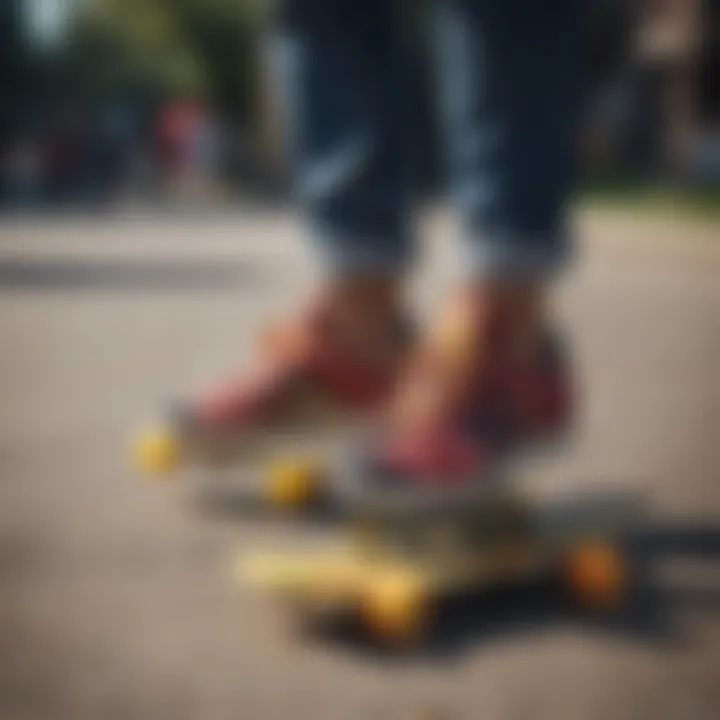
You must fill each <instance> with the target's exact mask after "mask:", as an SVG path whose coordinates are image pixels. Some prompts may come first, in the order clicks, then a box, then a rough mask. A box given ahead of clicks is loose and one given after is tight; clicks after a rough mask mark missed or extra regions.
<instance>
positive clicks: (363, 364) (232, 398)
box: [173, 280, 408, 440]
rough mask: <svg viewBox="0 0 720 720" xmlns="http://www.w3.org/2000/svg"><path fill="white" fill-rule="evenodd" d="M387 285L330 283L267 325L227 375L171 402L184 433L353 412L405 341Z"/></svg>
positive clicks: (371, 404)
mask: <svg viewBox="0 0 720 720" xmlns="http://www.w3.org/2000/svg"><path fill="white" fill-rule="evenodd" d="M400 318H401V313H400V312H398V310H397V307H396V305H395V293H394V286H391V285H390V284H389V283H388V282H387V281H386V282H384V283H383V281H381V280H376V281H369V280H366V281H364V282H362V283H359V284H357V285H346V286H343V287H340V288H332V289H329V290H328V291H327V292H325V293H324V294H322V295H321V296H320V297H319V298H317V299H315V300H314V301H313V302H311V303H310V304H309V306H308V307H307V308H306V309H305V311H304V312H301V313H299V314H298V315H297V316H296V317H294V318H292V319H290V320H289V321H286V322H284V323H281V324H279V325H277V326H275V327H272V328H271V329H270V330H269V331H268V332H267V333H266V334H265V336H264V337H263V338H262V340H261V342H260V343H258V346H257V349H256V352H255V356H254V358H252V360H251V362H250V363H249V365H248V366H246V367H244V368H243V369H242V370H241V371H240V372H238V373H237V374H236V375H235V376H231V377H230V378H229V379H228V380H226V381H224V382H221V383H219V384H217V385H215V386H213V387H211V388H210V389H209V390H208V391H207V392H205V393H203V394H201V395H200V396H199V397H197V398H194V399H191V400H190V401H186V402H182V403H180V404H178V405H177V406H176V407H175V409H174V410H173V421H174V425H175V427H177V428H180V429H181V432H182V433H183V435H184V436H185V437H188V438H191V439H200V440H205V439H208V438H210V439H218V438H228V437H230V438H232V439H238V438H239V437H242V436H243V435H246V434H248V433H250V432H252V431H255V430H261V431H264V430H270V429H277V428H282V427H288V426H298V425H300V424H302V425H305V424H317V423H322V422H323V421H329V420H332V421H335V419H337V418H338V417H345V418H351V417H356V416H357V415H358V414H361V413H363V412H364V411H368V410H371V409H373V408H375V407H376V406H377V405H378V403H380V402H383V401H385V400H386V399H387V397H388V394H389V392H390V390H391V388H392V387H393V386H394V382H395V379H396V376H397V368H398V364H399V361H400V359H401V356H402V355H403V354H404V352H405V349H406V344H407V340H408V337H407V332H406V330H407V327H406V325H405V324H404V323H403V322H402V321H401V319H400Z"/></svg>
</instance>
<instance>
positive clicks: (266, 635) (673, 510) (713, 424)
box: [0, 210, 720, 720]
mask: <svg viewBox="0 0 720 720" xmlns="http://www.w3.org/2000/svg"><path fill="white" fill-rule="evenodd" d="M578 226H579V229H580V236H581V242H580V252H579V253H578V257H577V259H576V262H575V265H574V269H573V271H572V272H571V273H570V275H569V277H568V278H567V282H566V283H564V285H563V287H562V289H561V293H560V302H559V306H560V312H561V315H562V316H563V318H564V319H565V322H566V323H567V325H568V327H569V329H570V331H571V335H572V337H573V338H574V345H575V348H576V353H577V357H578V367H579V375H580V378H581V381H582V388H583V393H582V400H583V404H582V407H583V412H582V416H581V422H580V423H579V428H578V435H577V442H576V443H575V444H574V446H573V448H572V449H571V451H570V452H569V453H568V454H567V456H565V457H563V458H562V459H561V460H559V461H558V463H557V464H556V465H555V466H553V469H552V471H551V472H546V473H545V475H542V473H539V474H538V477H537V478H536V479H535V478H533V477H532V473H531V474H530V478H529V482H530V483H535V484H536V485H537V489H538V491H539V492H540V491H541V490H542V492H547V493H549V494H552V493H562V492H564V491H567V489H568V488H573V489H574V490H576V491H581V490H588V491H589V490H593V491H600V490H603V491H604V490H622V491H628V492H630V491H632V492H637V493H640V494H641V495H642V496H643V498H644V499H645V500H646V501H647V503H648V504H649V506H650V509H651V511H652V513H653V515H654V516H655V517H656V519H657V523H659V525H658V527H660V528H661V529H660V530H658V531H657V532H656V534H655V536H654V541H653V542H654V543H655V545H654V546H653V547H654V548H655V549H656V550H658V552H660V551H661V550H662V551H663V552H669V551H671V550H673V547H674V549H678V543H680V544H682V545H684V547H683V548H679V549H685V550H692V551H694V552H695V553H696V554H699V555H702V556H703V558H702V560H698V558H697V557H695V558H690V560H689V562H688V561H686V562H685V564H683V565H682V566H678V565H677V563H675V562H669V561H668V560H667V558H660V559H659V560H660V561H659V564H658V567H659V568H660V570H661V571H662V572H661V575H660V576H659V578H658V583H659V585H660V587H662V588H663V594H659V595H658V601H657V602H658V604H659V603H660V599H659V598H660V597H662V598H663V600H662V608H663V612H662V615H663V619H664V622H663V621H659V622H658V623H656V624H657V625H658V628H655V629H650V630H648V631H647V632H645V633H642V632H637V631H632V632H631V630H633V628H625V629H622V628H612V629H611V628H607V627H603V626H602V625H597V624H592V623H590V624H589V623H586V622H582V621H580V620H578V619H577V618H571V617H569V616H566V615H565V614H563V613H562V612H555V611H553V610H551V609H548V608H547V607H545V605H543V603H542V602H540V603H533V602H529V601H526V600H525V599H522V598H521V599H518V598H513V597H509V598H501V599H500V600H497V599H495V601H488V602H486V603H485V604H483V603H482V602H480V604H479V605H478V606H477V607H475V608H474V610H473V612H472V618H468V617H466V618H465V619H464V620H463V621H462V622H461V623H460V624H459V626H458V627H456V628H455V630H454V631H452V629H450V630H448V638H447V641H446V642H445V646H444V650H442V651H441V652H437V653H431V654H430V655H428V656H424V657H421V658H419V659H413V660H410V659H407V660H397V661H392V662H391V661H388V660H383V659H382V658H379V657H376V656H373V655H372V654H368V653H365V652H361V651H360V650H358V649H353V648H352V647H346V646H342V645H328V644H319V645H316V644H313V643H300V642H297V641H295V640H294V639H293V638H292V637H288V636H287V635H285V634H283V633H282V632H280V631H279V630H278V629H277V627H276V626H275V625H274V624H273V622H272V621H271V620H272V618H271V616H272V612H271V610H270V609H269V608H268V607H266V605H265V604H264V603H263V602H262V601H261V600H260V599H259V598H256V597H254V596H253V595H252V594H251V593H249V592H247V591H244V590H242V589H239V588H238V587H237V586H236V585H235V584H234V583H233V581H232V578H231V575H230V567H231V565H232V561H233V557H234V554H235V553H236V551H237V550H238V548H239V547H240V546H243V545H245V546H247V545H250V544H251V543H253V542H254V543H258V542H260V541H261V540H262V539H263V538H264V539H266V540H270V539H271V538H276V537H282V536H285V537H288V538H290V539H292V535H291V533H292V532H294V531H292V530H289V529H285V528H281V527H278V526H277V525H274V524H272V525H270V524H268V523H263V522H260V521H252V522H250V521H245V522H242V521H239V520H238V519H237V518H222V519H221V518H218V517H213V516H210V515H207V514H202V513H200V512H198V511H197V508H194V507H193V506H192V505H191V504H189V503H187V502H186V501H184V500H183V499H182V498H183V494H182V493H181V492H179V491H178V488H175V487H172V486H167V485H165V486H162V485H161V486H156V485H152V484H148V483H146V482H144V481H143V480H142V479H140V478H138V477H137V476H136V475H135V474H134V472H133V470H132V468H131V467H130V465H129V462H128V457H127V452H126V451H127V443H128V441H129V438H130V435H131V433H132V430H133V428H134V426H135V425H136V424H137V423H138V422H139V421H142V420H144V419H145V418H147V417H149V416H150V415H151V414H152V412H153V411H154V410H155V409H156V408H157V407H158V405H159V403H160V401H161V400H162V399H163V398H165V397H166V396H167V395H172V394H173V393H175V392H176V391H178V390H184V389H187V388H190V387H192V386H194V385H196V384H198V383H201V382H202V381H203V380H204V379H207V378H208V377H211V376H213V375H214V374H216V373H217V372H218V371H221V370H224V369H227V367H228V365H232V364H233V363H234V362H235V361H236V359H239V358H240V357H241V356H242V354H243V352H244V350H245V349H246V348H247V345H248V343H249V340H250V338H251V337H252V335H253V332H254V331H255V329H257V327H258V326H259V325H261V324H262V323H263V321H264V320H265V319H266V318H267V317H268V316H269V315H272V314H274V313H275V312H277V311H279V310H280V309H281V308H283V307H284V306H287V304H288V303H289V302H291V301H292V299H293V298H294V297H297V296H298V295H299V294H300V293H301V292H302V289H303V287H305V286H306V285H307V283H308V280H309V277H310V275H311V269H312V265H311V262H310V259H309V258H308V257H306V256H305V255H304V254H303V251H302V249H301V244H300V243H299V242H298V239H297V237H296V236H295V232H294V230H293V227H294V226H293V224H292V218H291V217H289V216H288V215H287V214H285V213H282V212H258V211H256V212H249V211H248V212H246V213H240V212H238V213H236V214H234V215H232V216H230V215H222V216H220V215H215V216H208V217H184V216H181V215H178V216H175V217H169V218H168V217H164V218H160V217H142V216H135V217H123V218H115V219H100V218H95V219H87V218H85V219H83V218H71V217H67V218H63V219H52V218H47V219H39V220H38V219H35V220H27V221H26V220H14V221H10V220H6V221H3V222H2V224H0V336H1V337H2V339H3V340H2V349H1V350H0V397H1V398H2V403H1V404H0V468H1V470H2V475H1V477H0V588H1V589H0V648H2V651H1V655H0V716H1V717H2V718H4V719H5V720H21V719H22V720H29V719H31V718H32V719H35V718H53V719H64V718H68V719H69V718H73V720H80V719H82V718H100V717H102V718H103V719H108V720H110V719H112V718H124V719H133V720H134V719H138V720H139V719H140V718H148V719H150V718H151V719H152V720H161V719H163V718H168V719H172V720H183V719H184V718H193V719H197V718H203V719H204V720H216V719H218V720H220V719H224V718H242V719H243V720H253V719H254V718H258V719H261V718H285V717H292V718H296V719H298V720H300V719H301V718H308V719H309V720H310V719H312V720H316V719H320V718H328V719H330V720H336V719H337V720H340V719H343V720H344V719H345V718H371V717H378V718H393V719H396V718H397V719H400V718H424V717H428V718H429V717H431V716H432V717H446V718H482V719H483V720H493V719H495V718H499V719H502V720H506V719H517V720H523V718H528V719H531V720H541V719H545V718H546V719H547V720H564V719H566V718H567V719H568V720H578V719H580V718H582V720H593V719H594V718H614V719H617V720H622V719H624V718H628V719H629V718H632V719H639V720H643V719H644V718H652V719H653V720H664V719H665V718H667V719H668V720H670V719H675V718H677V719H678V720H680V719H684V720H712V719H713V718H716V717H718V716H719V715H720V616H719V615H718V613H719V611H720V573H718V568H717V565H713V562H715V563H717V559H718V556H717V555H714V553H715V552H717V550H718V538H719V537H720V526H719V524H718V523H717V520H718V518H719V517H720V515H719V512H720V442H718V441H719V440H720V435H719V434H718V431H719V430H720V382H718V379H719V378H720V374H719V373H720V282H718V278H719V277H720V244H718V243H717V240H718V238H717V228H716V227H714V226H713V225H711V224H707V223H706V224H703V223H701V222H696V221H692V220H690V219H687V218H686V219H683V220H679V219H674V218H673V217H671V216H665V217H659V216H658V217H652V216H650V215H645V216H634V215H630V214H628V213H627V212H625V213H620V214H615V213H613V212H611V211H608V210H602V211H601V210H592V211H586V212H583V213H581V214H580V217H579V218H578ZM424 227H425V230H426V233H425V235H427V236H428V237H431V238H433V239H432V240H431V241H428V243H427V253H426V262H424V263H423V265H422V269H421V272H420V275H419V280H418V285H417V290H418V298H419V303H420V305H421V306H426V305H427V303H428V302H429V301H431V300H432V299H433V298H435V297H437V295H438V293H439V292H441V288H442V285H443V283H444V282H445V278H447V275H448V270H449V258H450V254H449V252H448V247H449V239H448V236H449V234H450V228H449V225H448V220H447V218H446V216H445V215H444V214H442V213H440V214H439V215H437V216H435V215H433V216H432V217H431V218H430V219H429V220H428V223H427V224H426V225H425V226H424ZM713 521H715V524H713ZM663 523H664V524H665V528H666V529H665V530H662V527H663ZM668 523H669V524H668ZM680 526H682V528H683V530H682V532H681V531H680ZM668 528H669V529H668ZM673 528H675V529H674V530H673ZM673 543H675V546H673ZM708 558H709V560H708ZM678 583H681V584H678ZM656 609H657V608H656ZM653 628H654V625H653ZM611 630H612V631H611ZM431 713H436V714H431Z"/></svg>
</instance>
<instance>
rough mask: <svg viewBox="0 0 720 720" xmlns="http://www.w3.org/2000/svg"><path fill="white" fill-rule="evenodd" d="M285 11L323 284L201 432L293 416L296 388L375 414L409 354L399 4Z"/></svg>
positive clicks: (305, 188)
mask: <svg viewBox="0 0 720 720" xmlns="http://www.w3.org/2000/svg"><path fill="white" fill-rule="evenodd" d="M277 10H278V16H277V24H278V34H277V38H276V44H275V46H274V47H273V48H272V49H273V50H274V51H275V53H274V58H275V59H276V60H277V65H278V68H277V69H278V70H280V79H281V80H282V81H283V85H284V89H285V91H286V92H285V100H286V102H285V110H286V122H285V126H286V129H287V134H288V148H287V149H288V151H289V165H290V168H291V171H292V179H293V186H294V189H295V194H296V198H297V200H298V204H299V206H300V210H301V212H302V215H303V218H304V220H305V221H306V225H307V232H308V235H309V239H310V241H311V242H312V244H313V246H314V249H315V250H316V251H317V255H318V258H319V260H320V262H321V263H322V265H323V270H324V272H323V273H321V274H320V280H319V285H318V287H316V288H315V289H314V291H313V293H312V297H311V298H310V299H309V300H307V301H304V302H301V303H300V309H299V310H298V309H296V310H294V311H290V312H289V319H288V321H287V322H285V323H283V324H282V326H281V328H280V329H279V330H277V331H276V332H274V333H273V337H272V339H271V341H270V342H266V343H263V344H261V348H260V352H259V353H258V356H257V358H256V362H255V364H254V365H252V366H251V367H250V368H243V369H241V371H240V372H239V373H238V374H237V375H235V376H234V377H231V378H230V380H229V381H228V382H222V383H220V384H219V385H218V386H215V387H211V388H210V390H209V392H207V393H205V394H203V395H202V396H201V397H199V398H197V399H196V400H194V401H192V402H191V403H189V404H184V405H183V409H182V412H181V415H182V416H183V417H184V418H186V417H187V416H188V415H190V416H191V418H192V423H190V424H194V425H195V426H197V425H201V426H210V427H212V428H215V427H225V426H230V427H232V428H236V427H237V426H239V425H240V426H244V425H247V424H250V425H257V424H258V423H259V422H262V423H266V422H267V421H271V420H272V418H273V417H274V416H275V415H281V416H284V415H285V414H286V413H285V411H286V409H287V408H286V407H285V406H286V405H288V404H292V402H293V401H294V398H295V396H296V395H297V393H296V389H297V387H298V378H302V379H303V383H301V384H303V386H307V385H308V384H314V385H315V386H318V387H317V388H315V389H318V390H320V391H322V392H323V393H325V394H329V395H331V396H334V397H333V398H331V399H336V400H339V401H340V402H341V403H343V402H346V403H347V404H348V405H350V406H353V405H354V404H355V403H356V401H357V402H359V403H361V404H364V403H365V402H366V401H368V402H372V401H374V400H375V399H379V398H381V397H382V396H383V394H384V392H385V390H386V388H387V387H389V385H388V379H391V378H392V377H393V376H394V369H395V367H396V364H397V362H398V361H399V357H400V354H401V352H400V351H401V348H402V345H403V341H402V339H401V337H400V335H401V333H399V332H398V329H399V327H400V326H401V324H402V320H403V318H401V317H400V316H401V315H402V308H401V307H400V304H401V298H400V289H399V280H398V278H399V275H400V274H401V272H402V271H403V269H404V265H405V263H406V261H407V259H408V258H407V256H408V251H409V237H408V217H407V213H406V204H407V197H406V195H407V180H408V177H407V176H408V170H409V168H408V162H407V159H408V158H407V147H406V146H407V142H406V140H407V133H406V131H405V128H404V127H403V122H402V115H403V113H404V111H405V105H404V99H403V96H404V84H403V82H402V73H403V52H404V50H403V44H402V36H401V33H400V32H399V28H398V20H399V18H398V16H397V3H395V2H393V1H389V0H281V2H280V3H279V7H278V8H277ZM306 380H309V383H308V382H305V381H306ZM290 391H291V392H290ZM186 424H187V423H186Z"/></svg>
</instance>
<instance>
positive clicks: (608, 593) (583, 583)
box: [564, 542, 629, 610]
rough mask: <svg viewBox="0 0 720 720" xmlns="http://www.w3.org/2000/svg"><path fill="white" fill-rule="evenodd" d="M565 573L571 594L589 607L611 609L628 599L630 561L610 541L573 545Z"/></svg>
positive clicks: (566, 560) (566, 559) (566, 562)
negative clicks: (628, 564) (627, 561)
mask: <svg viewBox="0 0 720 720" xmlns="http://www.w3.org/2000/svg"><path fill="white" fill-rule="evenodd" d="M564 574H565V578H564V579H565V582H566V584H567V587H568V590H569V591H570V593H571V594H572V596H573V597H574V598H575V599H576V600H577V601H578V602H580V603H582V604H583V605H585V606H587V607H592V608H597V609H605V610H609V609H613V608H617V607H618V606H620V605H621V604H622V603H623V601H624V599H625V596H626V592H627V585H628V579H629V578H628V568H627V563H626V560H625V558H624V557H623V555H622V553H621V552H620V551H619V550H618V548H617V547H615V546H614V545H612V544H611V543H604V542H587V543H583V544H580V545H577V546H575V547H573V548H571V549H570V550H569V552H568V554H567V556H566V558H565V567H564Z"/></svg>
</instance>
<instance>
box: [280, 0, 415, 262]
mask: <svg viewBox="0 0 720 720" xmlns="http://www.w3.org/2000/svg"><path fill="white" fill-rule="evenodd" d="M278 19H279V23H278V25H279V34H278V44H277V50H278V58H279V61H280V63H279V64H280V69H281V75H282V79H283V81H284V83H285V89H286V96H285V98H286V112H287V117H286V127H287V130H288V149H289V151H290V157H291V167H292V173H293V181H294V188H295V192H296V195H297V198H298V200H299V204H300V207H301V209H302V210H303V212H304V214H305V215H306V216H307V220H308V230H309V234H310V239H311V241H312V242H313V244H314V245H315V247H316V248H317V249H318V250H319V255H320V259H321V261H322V262H323V264H324V265H325V266H326V268H327V269H329V270H330V272H332V273H362V272H366V271H375V270H380V271H396V270H398V269H400V268H401V267H402V266H403V265H404V263H405V261H406V259H407V257H408V254H409V250H410V238H409V229H408V227H409V226H408V212H407V209H408V208H407V205H408V191H409V187H408V181H409V163H408V160H409V157H408V150H409V147H408V146H409V143H408V133H407V127H406V119H405V113H406V111H407V103H406V92H407V84H406V82H405V78H404V72H405V62H404V60H405V49H404V47H403V45H404V43H403V40H402V33H401V32H400V27H399V13H398V3H397V2H396V1H395V0H283V1H282V2H281V3H280V8H279V18H278Z"/></svg>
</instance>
